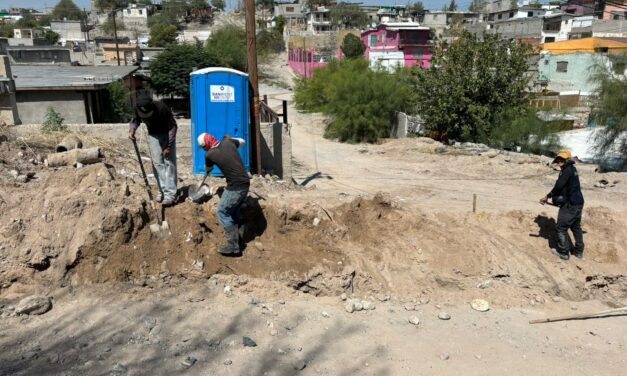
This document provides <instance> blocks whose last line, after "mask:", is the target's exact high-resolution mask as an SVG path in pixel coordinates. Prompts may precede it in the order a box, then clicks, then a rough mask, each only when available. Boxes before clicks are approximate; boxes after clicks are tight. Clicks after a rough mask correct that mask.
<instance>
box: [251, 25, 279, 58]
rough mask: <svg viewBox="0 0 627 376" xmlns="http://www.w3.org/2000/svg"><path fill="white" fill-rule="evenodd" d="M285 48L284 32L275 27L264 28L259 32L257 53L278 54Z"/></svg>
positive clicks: (262, 54) (261, 54)
mask: <svg viewBox="0 0 627 376" xmlns="http://www.w3.org/2000/svg"><path fill="white" fill-rule="evenodd" d="M284 50H285V41H284V40H283V34H282V33H280V32H279V31H277V30H275V29H270V30H262V31H260V32H259V33H258V34H257V54H258V55H260V56H262V57H263V56H265V55H268V54H278V53H281V52H283V51H284Z"/></svg>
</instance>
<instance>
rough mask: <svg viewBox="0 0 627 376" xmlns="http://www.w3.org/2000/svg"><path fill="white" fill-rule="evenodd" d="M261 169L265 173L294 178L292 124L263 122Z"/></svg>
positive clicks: (289, 178)
mask: <svg viewBox="0 0 627 376" xmlns="http://www.w3.org/2000/svg"><path fill="white" fill-rule="evenodd" d="M261 169H262V172H263V173H264V174H271V175H277V176H279V177H280V178H281V179H283V180H291V179H292V136H291V135H290V125H289V124H283V123H261Z"/></svg>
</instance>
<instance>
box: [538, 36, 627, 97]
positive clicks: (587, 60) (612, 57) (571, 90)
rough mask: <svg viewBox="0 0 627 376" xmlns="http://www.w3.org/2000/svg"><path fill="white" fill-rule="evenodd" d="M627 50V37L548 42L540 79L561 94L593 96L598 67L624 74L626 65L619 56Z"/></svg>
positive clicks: (539, 66) (541, 57) (542, 60)
mask: <svg viewBox="0 0 627 376" xmlns="http://www.w3.org/2000/svg"><path fill="white" fill-rule="evenodd" d="M626 52H627V40H625V41H617V40H612V39H606V38H594V37H593V38H583V39H575V40H568V41H563V42H555V43H546V44H544V51H543V53H542V54H541V55H540V60H539V62H538V68H539V75H540V79H541V80H545V81H546V82H547V83H548V86H547V88H548V89H549V90H553V91H556V92H558V93H560V95H565V94H579V95H582V96H588V95H592V93H593V92H594V91H595V90H596V88H597V85H596V83H595V82H594V81H593V80H591V77H592V76H593V74H594V73H595V69H594V67H595V66H599V65H600V66H605V67H607V68H608V69H610V71H611V72H612V74H615V75H619V76H623V77H624V76H625V64H624V62H621V61H620V59H618V58H617V56H622V55H623V54H624V53H626Z"/></svg>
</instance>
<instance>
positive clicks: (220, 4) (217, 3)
mask: <svg viewBox="0 0 627 376" xmlns="http://www.w3.org/2000/svg"><path fill="white" fill-rule="evenodd" d="M211 6H212V7H214V8H216V9H219V10H221V11H223V12H224V9H225V8H226V2H225V1H224V0H211Z"/></svg>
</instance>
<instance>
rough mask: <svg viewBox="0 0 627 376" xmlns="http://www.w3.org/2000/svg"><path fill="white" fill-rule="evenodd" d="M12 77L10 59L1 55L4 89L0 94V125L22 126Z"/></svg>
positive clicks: (0, 64) (0, 78)
mask: <svg viewBox="0 0 627 376" xmlns="http://www.w3.org/2000/svg"><path fill="white" fill-rule="evenodd" d="M12 77H13V74H12V73H11V65H10V64H9V57H8V56H6V55H0V85H2V89H3V90H2V93H1V94H0V124H1V123H4V124H7V125H15V124H20V119H19V116H18V112H17V106H16V103H15V82H14V81H13V78H12Z"/></svg>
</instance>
